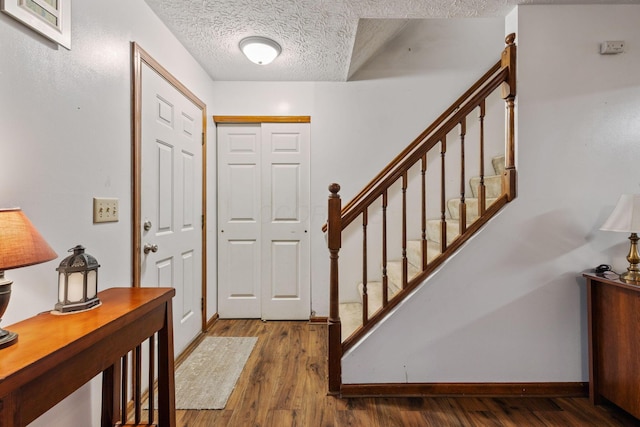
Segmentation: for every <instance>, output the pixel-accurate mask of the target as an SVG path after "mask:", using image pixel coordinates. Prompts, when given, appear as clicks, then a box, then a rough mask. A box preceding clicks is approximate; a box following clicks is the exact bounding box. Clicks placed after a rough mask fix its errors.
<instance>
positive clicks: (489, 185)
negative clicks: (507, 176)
mask: <svg viewBox="0 0 640 427" xmlns="http://www.w3.org/2000/svg"><path fill="white" fill-rule="evenodd" d="M469 185H470V187H471V193H472V194H473V197H478V186H479V185H480V177H479V176H474V177H473V178H471V180H469ZM484 186H485V188H486V195H487V198H491V199H494V198H497V197H500V195H501V194H502V175H489V176H485V177H484Z"/></svg>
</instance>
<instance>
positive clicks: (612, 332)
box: [584, 273, 640, 418]
mask: <svg viewBox="0 0 640 427" xmlns="http://www.w3.org/2000/svg"><path fill="white" fill-rule="evenodd" d="M609 276H610V277H611V278H607V277H606V276H604V275H595V274H584V277H585V278H586V279H587V305H588V316H589V318H588V325H589V326H588V328H589V331H588V332H589V397H590V399H591V402H592V403H593V404H596V405H597V404H599V403H601V402H602V400H603V398H605V399H607V400H609V401H610V402H612V403H614V404H616V405H618V406H619V407H621V408H622V409H624V410H625V411H627V412H629V413H630V414H632V415H633V416H634V417H636V418H640V286H635V285H629V284H626V283H623V282H621V281H619V280H617V276H614V275H613V274H610V273H609ZM614 277H616V278H614Z"/></svg>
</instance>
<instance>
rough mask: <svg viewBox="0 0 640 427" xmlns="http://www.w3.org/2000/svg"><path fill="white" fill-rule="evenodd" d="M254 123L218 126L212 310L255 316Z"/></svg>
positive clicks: (257, 146)
mask: <svg viewBox="0 0 640 427" xmlns="http://www.w3.org/2000/svg"><path fill="white" fill-rule="evenodd" d="M260 154H261V134H260V125H259V124H256V125H242V126H240V125H224V126H218V164H219V166H218V314H219V315H220V317H221V318H223V319H230V318H235V319H237V318H259V317H260V243H261V238H260V207H261V194H260Z"/></svg>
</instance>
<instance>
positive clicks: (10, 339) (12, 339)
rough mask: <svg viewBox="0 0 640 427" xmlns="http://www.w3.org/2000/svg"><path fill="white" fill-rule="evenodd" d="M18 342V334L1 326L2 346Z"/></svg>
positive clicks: (0, 346)
mask: <svg viewBox="0 0 640 427" xmlns="http://www.w3.org/2000/svg"><path fill="white" fill-rule="evenodd" d="M17 342H18V334H16V333H15V332H11V331H7V330H5V329H2V328H0V348H5V347H9V346H10V345H13V344H15V343H17Z"/></svg>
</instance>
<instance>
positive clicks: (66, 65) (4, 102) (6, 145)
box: [0, 0, 215, 426]
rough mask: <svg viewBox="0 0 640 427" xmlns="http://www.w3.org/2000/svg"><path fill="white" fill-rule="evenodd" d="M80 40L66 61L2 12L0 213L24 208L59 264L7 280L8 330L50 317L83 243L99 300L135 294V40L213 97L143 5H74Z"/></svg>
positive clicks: (203, 95) (60, 421) (53, 414)
mask: <svg viewBox="0 0 640 427" xmlns="http://www.w3.org/2000/svg"><path fill="white" fill-rule="evenodd" d="M71 34H72V49H71V50H70V51H68V50H66V49H64V48H62V47H58V46H57V45H55V44H54V43H52V42H50V41H48V40H47V39H45V38H43V37H42V36H40V35H39V34H37V33H34V32H33V31H31V30H29V29H28V28H26V27H25V26H24V25H22V24H20V23H18V22H17V21H14V20H13V19H12V18H10V17H9V16H7V15H5V14H4V13H0V129H2V135H1V136H0V159H1V161H2V167H1V168H0V206H2V207H6V206H20V207H22V209H23V210H24V211H25V213H26V214H27V216H28V217H29V218H30V219H31V221H32V222H33V223H34V225H35V226H36V227H37V228H38V230H39V231H40V232H41V233H42V235H43V236H44V237H45V239H46V240H47V241H48V242H49V244H50V245H51V246H52V248H53V249H54V250H55V251H56V252H57V253H58V255H59V258H58V259H57V260H55V261H51V262H48V263H45V264H41V265H36V266H32V267H27V268H22V269H17V270H11V271H8V272H7V273H6V276H7V277H8V278H10V279H13V280H14V286H13V294H12V298H11V303H10V305H9V308H8V310H7V312H6V314H5V316H4V319H3V323H2V324H3V325H9V324H11V323H14V322H16V321H19V320H21V319H24V318H27V317H30V316H33V315H35V314H37V313H39V312H42V311H46V310H50V309H52V308H53V305H54V303H55V302H56V300H57V275H56V274H57V273H56V271H55V268H56V267H57V266H58V264H59V262H60V261H61V260H62V258H64V257H66V256H67V255H68V254H67V253H66V250H67V249H68V248H71V247H73V246H74V245H76V244H78V243H82V244H83V245H84V246H86V248H87V252H89V253H90V254H92V255H94V256H95V257H96V258H97V259H98V261H99V262H100V264H101V268H100V270H99V277H100V278H99V287H100V290H102V289H106V288H109V287H114V286H129V285H130V284H131V243H130V242H131V220H130V214H129V212H131V125H130V122H131V108H130V104H131V101H130V87H131V86H130V85H131V79H130V69H131V68H130V63H131V59H130V46H129V43H130V41H136V42H138V43H139V44H140V45H141V46H142V48H143V49H145V50H146V51H147V52H149V54H151V55H152V56H153V57H155V59H157V60H158V61H159V62H160V63H161V64H163V65H164V66H165V67H166V68H167V69H168V70H169V71H170V72H171V73H173V74H174V75H175V76H176V77H177V78H178V79H179V80H181V81H182V82H183V83H184V84H185V85H186V86H187V87H189V88H190V89H191V91H193V92H194V93H195V94H196V95H197V96H198V97H199V98H200V99H202V100H203V101H205V103H207V104H210V103H211V99H212V96H211V94H212V92H211V80H210V78H209V77H208V75H207V74H206V73H205V72H204V71H203V70H202V69H201V68H200V66H199V65H198V64H197V63H196V62H195V61H194V60H193V58H192V57H191V56H190V55H189V54H188V53H187V52H186V50H185V49H184V48H183V47H182V45H181V44H179V43H178V42H177V40H176V39H175V38H174V37H173V36H172V35H171V34H170V33H169V31H168V30H167V29H166V27H165V26H164V25H163V24H162V23H161V22H160V21H159V20H158V19H157V17H156V16H155V15H154V14H153V13H152V12H151V10H150V9H149V8H148V7H147V5H146V4H145V3H144V2H143V1H142V0H135V1H131V0H114V1H109V2H87V1H76V2H73V7H72V29H71ZM213 175H214V176H215V170H214V171H213ZM210 188H212V190H211V193H212V195H213V196H212V197H213V199H214V200H215V186H214V187H210ZM94 196H101V197H116V198H118V199H119V201H120V212H121V216H120V221H119V222H117V223H108V224H98V225H94V224H93V223H92V198H93V197H94ZM213 214H214V219H215V209H214V210H213ZM214 224H215V220H214ZM213 249H214V250H215V245H214V248H213ZM209 271H210V274H211V275H212V276H213V277H211V278H210V284H211V283H213V284H214V285H215V264H213V265H212V266H211V267H210V269H209ZM214 294H215V293H214ZM214 302H215V301H214ZM213 309H214V311H215V304H214V307H213ZM0 357H1V356H0ZM99 401H100V388H99V381H94V382H93V383H92V385H90V386H86V387H85V388H83V389H82V390H81V391H80V392H78V393H76V394H74V395H73V396H72V397H70V398H69V399H67V400H66V401H64V402H62V403H61V404H60V405H59V406H58V407H56V408H54V409H53V410H52V411H50V412H49V413H47V414H45V416H43V417H41V418H40V419H39V420H38V421H37V422H35V423H34V425H47V426H56V425H60V426H62V425H71V424H74V425H79V424H82V425H90V421H89V420H88V418H90V413H91V411H92V410H93V413H94V414H96V411H97V409H98V408H99V403H98V402H99ZM94 420H95V421H97V420H99V418H97V419H96V418H95V417H94ZM94 425H98V423H96V424H94Z"/></svg>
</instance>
